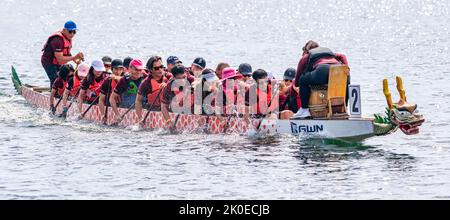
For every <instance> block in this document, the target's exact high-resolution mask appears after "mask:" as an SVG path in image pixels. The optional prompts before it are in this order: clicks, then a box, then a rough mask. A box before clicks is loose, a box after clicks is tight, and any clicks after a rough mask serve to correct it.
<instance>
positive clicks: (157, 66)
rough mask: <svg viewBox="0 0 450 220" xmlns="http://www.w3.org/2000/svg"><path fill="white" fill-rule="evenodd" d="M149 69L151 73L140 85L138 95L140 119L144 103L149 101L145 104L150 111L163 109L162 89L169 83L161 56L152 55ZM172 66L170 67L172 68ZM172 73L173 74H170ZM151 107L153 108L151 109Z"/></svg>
mask: <svg viewBox="0 0 450 220" xmlns="http://www.w3.org/2000/svg"><path fill="white" fill-rule="evenodd" d="M146 67H147V71H148V73H149V75H148V76H147V77H146V78H145V80H144V81H143V82H142V83H141V85H140V86H139V90H138V94H137V97H136V102H135V108H136V114H137V116H138V121H141V120H142V108H143V103H144V102H147V105H148V106H145V107H146V108H147V109H148V110H149V111H160V110H161V101H160V96H161V94H160V93H161V92H160V91H161V89H162V88H164V87H165V86H166V85H167V81H168V80H167V78H166V77H165V70H164V65H163V63H162V58H161V57H159V56H152V57H150V59H148V61H147V65H146ZM172 68H173V67H172V66H171V67H170V69H171V70H172ZM170 75H172V74H170ZM150 107H151V109H149V108H150Z"/></svg>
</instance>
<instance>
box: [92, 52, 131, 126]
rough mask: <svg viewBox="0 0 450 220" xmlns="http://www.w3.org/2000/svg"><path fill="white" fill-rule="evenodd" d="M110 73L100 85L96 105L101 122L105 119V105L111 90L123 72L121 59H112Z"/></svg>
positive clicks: (107, 102) (107, 103)
mask: <svg viewBox="0 0 450 220" xmlns="http://www.w3.org/2000/svg"><path fill="white" fill-rule="evenodd" d="M111 69H112V74H111V75H110V76H108V78H106V79H105V81H104V82H103V84H102V86H101V87H100V98H99V100H98V107H99V110H100V114H101V115H102V122H103V123H104V122H105V121H106V118H105V105H108V106H109V105H110V104H109V100H108V99H109V97H111V94H112V92H113V91H114V89H115V88H116V85H117V82H119V80H120V79H121V78H122V76H123V73H124V70H125V69H124V67H123V62H122V60H121V59H114V60H113V61H112V62H111Z"/></svg>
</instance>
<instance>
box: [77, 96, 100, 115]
mask: <svg viewBox="0 0 450 220" xmlns="http://www.w3.org/2000/svg"><path fill="white" fill-rule="evenodd" d="M99 97H100V96H97V98H95V99H94V101H93V102H92V103H91V105H89V107H88V108H87V109H86V111H84V112H83V114H81V115H80V117H79V118H78V119H79V120H81V119H83V118H84V116H85V115H86V114H87V113H88V111H89V110H91V108H92V106H94V105H95V102H97V100H98V98H99Z"/></svg>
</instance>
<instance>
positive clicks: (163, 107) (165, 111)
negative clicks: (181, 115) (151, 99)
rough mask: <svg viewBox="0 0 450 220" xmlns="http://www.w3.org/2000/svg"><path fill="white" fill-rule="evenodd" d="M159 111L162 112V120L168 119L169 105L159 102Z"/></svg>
mask: <svg viewBox="0 0 450 220" xmlns="http://www.w3.org/2000/svg"><path fill="white" fill-rule="evenodd" d="M161 113H162V114H163V117H164V120H165V121H166V122H167V121H168V120H170V114H169V105H167V104H164V103H161Z"/></svg>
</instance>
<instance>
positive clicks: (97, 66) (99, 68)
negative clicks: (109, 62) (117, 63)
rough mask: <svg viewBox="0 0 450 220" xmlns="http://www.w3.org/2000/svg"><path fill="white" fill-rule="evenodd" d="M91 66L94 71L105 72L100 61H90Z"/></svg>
mask: <svg viewBox="0 0 450 220" xmlns="http://www.w3.org/2000/svg"><path fill="white" fill-rule="evenodd" d="M91 66H92V67H94V70H95V71H99V72H103V71H106V68H105V65H104V64H103V61H101V60H94V61H92V63H91Z"/></svg>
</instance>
